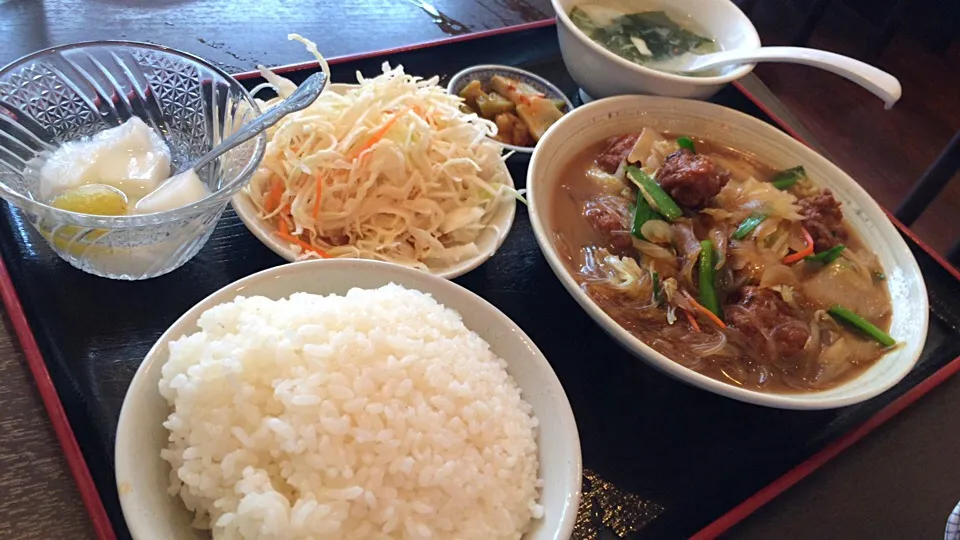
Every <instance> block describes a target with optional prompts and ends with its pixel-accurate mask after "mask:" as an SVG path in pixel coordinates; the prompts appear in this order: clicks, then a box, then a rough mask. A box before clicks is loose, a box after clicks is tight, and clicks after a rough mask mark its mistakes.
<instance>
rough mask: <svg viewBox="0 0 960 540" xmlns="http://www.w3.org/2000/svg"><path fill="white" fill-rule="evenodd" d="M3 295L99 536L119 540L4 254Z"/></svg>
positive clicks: (0, 269) (0, 270)
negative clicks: (21, 301)
mask: <svg viewBox="0 0 960 540" xmlns="http://www.w3.org/2000/svg"><path fill="white" fill-rule="evenodd" d="M0 296H2V297H3V304H4V305H5V306H6V308H7V314H8V315H9V316H10V321H11V322H12V323H13V330H14V333H16V335H17V340H18V341H19V342H20V347H21V349H22V350H23V355H24V357H25V358H26V360H27V365H28V366H29V367H30V373H31V374H32V375H33V379H34V381H36V384H37V390H38V391H39V392H40V399H42V400H43V405H44V408H45V409H46V410H47V416H49V417H50V423H51V424H53V431H54V433H56V435H57V439H58V440H59V441H60V446H61V448H63V453H64V456H65V457H66V460H67V466H68V467H69V468H70V472H71V474H72V475H73V479H74V480H75V481H76V483H77V488H78V490H79V491H80V498H81V499H82V501H83V506H84V507H86V509H87V514H89V515H90V520H91V521H92V522H93V529H94V531H95V532H96V534H97V538H100V539H101V540H115V539H116V537H117V536H116V534H115V533H114V531H113V525H112V524H111V523H110V518H108V517H107V511H106V509H105V508H104V507H103V501H102V500H101V499H100V496H99V492H98V491H97V487H96V485H95V484H94V483H93V477H92V476H90V469H88V468H87V462H86V460H84V458H83V453H82V452H81V451H80V445H79V444H77V439H76V437H75V436H74V434H73V427H71V426H70V421H69V420H67V414H66V412H65V411H64V409H63V403H62V402H61V401H60V395H59V394H57V389H56V387H55V386H54V385H53V380H52V379H51V378H50V373H49V372H48V371H47V364H46V363H45V362H44V361H43V356H42V355H41V354H40V347H39V346H38V345H37V340H36V338H35V337H34V335H33V330H32V329H31V328H30V323H29V322H27V316H26V313H25V312H24V311H23V305H21V304H20V297H19V296H17V291H16V289H15V288H14V286H13V280H12V279H11V278H10V273H9V272H7V264H6V262H5V261H4V260H3V257H0Z"/></svg>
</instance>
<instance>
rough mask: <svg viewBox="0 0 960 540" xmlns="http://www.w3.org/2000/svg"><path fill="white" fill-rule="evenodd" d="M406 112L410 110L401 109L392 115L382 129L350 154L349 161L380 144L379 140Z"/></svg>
mask: <svg viewBox="0 0 960 540" xmlns="http://www.w3.org/2000/svg"><path fill="white" fill-rule="evenodd" d="M408 110H410V109H409V108H403V109H400V110H399V111H397V112H396V114H394V115H393V118H391V119H389V120H387V122H386V123H385V124H383V127H381V128H380V129H378V130H377V131H376V132H374V134H373V135H371V136H370V138H369V139H367V142H365V143H363V145H362V146H360V148H357V149H356V150H355V151H354V152H351V154H350V160H351V161H353V160H354V159H357V157H358V156H360V154H362V153H364V152H366V151H367V150H369V149H370V148H371V147H372V146H373V145H375V144H377V143H378V142H380V140H381V139H383V136H384V135H386V134H387V132H388V131H390V128H392V127H393V125H394V124H396V123H397V120H399V119H400V118H401V117H402V116H403V115H404V114H406V113H407V111H408Z"/></svg>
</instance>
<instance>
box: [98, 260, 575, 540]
mask: <svg viewBox="0 0 960 540" xmlns="http://www.w3.org/2000/svg"><path fill="white" fill-rule="evenodd" d="M115 467H116V475H117V486H118V491H119V493H120V502H121V505H122V508H123V514H124V517H125V519H126V521H127V525H128V527H129V529H130V532H131V534H132V535H133V537H134V538H135V539H137V540H147V539H164V540H172V539H181V538H184V539H194V538H197V539H208V538H214V539H221V538H222V539H252V538H259V539H284V540H296V539H299V538H318V539H319V538H322V539H325V540H327V539H330V540H333V539H349V540H364V539H378V540H381V539H382V540H386V539H410V540H412V539H454V538H456V539H463V540H470V539H478V540H479V539H482V540H497V539H501V538H502V539H508V538H509V539H518V540H519V539H523V540H547V539H550V540H565V539H567V538H569V537H570V536H571V534H572V531H573V526H574V522H575V519H576V514H577V506H578V504H579V499H580V482H581V462H580V441H579V436H578V433H577V426H576V423H575V421H574V417H573V413H572V411H571V409H570V404H569V402H568V401H567V398H566V395H565V394H564V391H563V388H562V387H561V385H560V382H559V380H558V379H557V377H556V375H555V374H554V372H553V370H552V368H551V367H550V365H549V363H548V362H547V360H546V359H545V358H544V356H543V354H542V353H540V351H539V350H538V349H537V347H536V345H534V343H533V342H532V341H531V340H530V338H529V337H527V336H526V334H524V332H523V331H522V330H521V329H520V328H519V327H518V326H517V325H516V324H514V323H513V322H512V321H511V320H510V319H509V318H507V317H506V316H505V315H504V314H503V313H501V312H500V311H499V310H497V308H495V307H494V306H492V305H491V304H489V303H487V302H486V301H485V300H483V299H482V298H480V297H478V296H476V295H475V294H473V293H471V292H469V291H467V290H466V289H464V288H462V287H460V286H458V285H456V284H454V283H452V282H450V281H447V280H445V279H442V278H439V277H436V276H433V275H431V274H428V273H425V272H420V271H418V270H413V269H408V268H404V267H400V266H397V265H391V264H387V263H381V262H376V261H367V260H349V259H342V260H321V261H308V262H301V263H295V264H290V265H284V266H279V267H276V268H272V269H269V270H266V271H264V272H260V273H258V274H255V275H252V276H249V277H247V278H245V279H242V280H240V281H237V282H235V283H233V284H231V285H229V286H227V287H225V288H223V289H221V290H220V291H218V292H216V293H214V294H213V295H211V296H209V297H208V298H206V299H205V300H203V301H201V302H200V303H199V304H197V305H196V306H194V307H193V308H192V309H190V310H189V311H188V312H187V313H185V314H184V315H183V316H182V317H181V318H180V319H179V320H177V321H176V322H175V323H174V324H173V326H171V327H170V329H169V330H167V332H165V333H164V334H163V336H161V337H160V339H159V340H158V342H157V343H156V345H155V346H154V347H153V348H152V349H151V350H150V352H149V353H148V354H147V357H146V359H145V360H144V362H143V364H142V365H141V366H140V368H139V370H138V371H137V373H136V376H135V377H134V379H133V381H132V383H131V385H130V388H129V390H128V391H127V395H126V398H125V400H124V403H123V409H122V411H121V414H120V420H119V425H118V429H117V442H116V455H115Z"/></svg>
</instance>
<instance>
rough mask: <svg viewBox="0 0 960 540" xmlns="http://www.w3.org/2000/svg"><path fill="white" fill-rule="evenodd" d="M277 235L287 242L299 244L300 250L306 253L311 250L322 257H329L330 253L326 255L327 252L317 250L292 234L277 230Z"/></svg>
mask: <svg viewBox="0 0 960 540" xmlns="http://www.w3.org/2000/svg"><path fill="white" fill-rule="evenodd" d="M277 236H279V237H280V238H283V239H284V240H286V241H287V242H291V243H293V244H296V245H298V246H300V249H302V250H303V251H304V253H306V252H307V251H312V252H314V253H316V254H317V255H319V256H321V257H323V258H324V259H329V258H330V255H327V254H326V253H324V252H323V251H321V250H319V249H317V248H315V247H313V246H311V245H310V244H308V243H306V242H304V241H303V240H301V239H299V238H297V237H296V236H294V235H292V234H290V233H284V232H280V231H277Z"/></svg>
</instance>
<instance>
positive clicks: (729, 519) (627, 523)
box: [0, 21, 960, 539]
mask: <svg viewBox="0 0 960 540" xmlns="http://www.w3.org/2000/svg"><path fill="white" fill-rule="evenodd" d="M385 60H386V61H389V62H391V63H392V64H397V63H399V64H403V65H404V67H405V68H406V70H407V72H408V73H413V74H418V75H425V76H430V75H434V74H439V75H441V76H442V77H444V78H446V77H449V76H450V75H452V74H454V73H456V72H457V71H459V70H460V69H462V68H464V67H467V66H470V65H474V64H484V63H498V64H508V65H515V66H520V67H523V68H525V69H528V70H531V71H533V72H536V73H538V74H540V75H543V76H545V77H546V78H548V79H549V80H551V81H552V82H554V83H555V84H556V85H557V86H559V87H560V88H561V89H563V90H564V91H565V92H567V94H568V95H570V96H571V97H574V96H575V95H576V85H575V84H574V83H573V81H572V80H571V78H570V76H569V74H568V73H567V72H566V70H565V68H564V66H563V63H562V61H561V58H560V52H559V49H558V45H557V39H556V30H555V28H554V27H553V25H552V23H551V22H550V21H544V22H542V23H534V24H531V25H525V26H523V27H515V28H512V29H505V30H500V31H495V32H488V33H484V34H475V35H471V36H467V37H461V38H454V39H450V40H444V41H442V42H436V43H432V44H426V45H419V46H413V47H407V48H404V49H399V50H394V51H384V52H378V53H374V54H368V55H362V56H359V57H351V58H344V59H340V60H339V61H335V62H331V64H333V80H334V81H335V82H355V72H356V71H357V70H359V71H361V72H363V73H364V74H367V75H370V74H374V73H379V71H380V69H381V64H382V62H384V61H385ZM315 69H316V68H315V65H309V64H305V65H302V66H292V67H289V68H285V69H282V70H280V71H281V72H283V73H284V74H285V75H286V76H287V77H290V78H291V79H293V80H295V81H299V80H302V79H303V78H304V77H305V76H306V75H308V74H309V73H312V72H313V71H314V70H315ZM255 77H256V76H255V75H252V74H246V75H243V76H241V77H240V78H241V79H243V80H244V83H245V84H248V85H249V86H250V87H252V86H253V85H255V84H257V83H258V82H260V81H259V80H257V79H256V78H255ZM713 101H715V102H717V103H720V104H722V105H726V106H728V107H732V108H735V109H738V110H741V111H744V112H746V113H747V114H751V115H754V116H756V117H758V118H761V119H763V120H765V121H767V122H770V123H773V124H776V125H779V126H780V127H781V128H782V129H785V130H786V131H788V132H791V133H792V131H791V130H790V127H789V126H786V125H782V124H780V123H778V121H777V120H776V119H774V118H772V117H771V116H769V115H768V114H767V113H765V112H764V110H768V109H767V108H766V107H765V106H764V104H763V103H761V102H759V101H756V100H755V98H753V97H752V96H750V95H749V94H747V93H746V92H744V91H743V90H742V89H741V88H740V87H738V86H730V87H728V88H727V89H725V90H724V91H722V92H721V93H720V94H719V95H717V96H716V97H715V98H714V100H713ZM510 169H511V171H512V173H513V176H514V179H515V181H516V182H517V183H518V185H519V186H522V185H523V184H524V182H525V178H526V160H525V159H523V158H522V157H517V158H512V159H511V160H510ZM901 230H902V231H903V233H904V236H905V237H906V241H907V243H908V244H909V245H910V247H911V249H912V250H913V252H914V255H915V256H916V257H917V261H918V262H919V264H920V268H921V270H922V271H923V274H924V277H925V279H926V283H927V287H928V291H929V295H930V300H931V302H930V308H931V319H930V333H929V336H928V338H927V345H926V348H925V349H924V352H923V357H922V358H921V360H920V362H919V363H918V365H917V367H916V368H915V369H914V370H913V371H912V372H911V373H910V374H909V375H908V376H907V377H906V378H905V379H904V380H903V381H902V382H901V383H900V384H898V385H897V386H896V387H894V388H893V389H891V390H890V391H888V392H886V393H884V394H883V395H881V396H879V397H877V398H875V399H873V400H870V401H868V402H865V403H862V404H859V405H856V406H850V407H846V408H843V409H838V410H832V411H819V412H797V411H784V410H776V409H768V408H764V407H758V406H754V405H748V404H744V403H740V402H737V401H733V400H730V399H726V398H722V397H719V396H715V395H713V394H710V393H707V392H704V391H701V390H697V389H695V388H692V387H690V386H686V385H684V384H682V383H680V382H677V381H675V380H672V379H670V378H667V377H666V376H664V375H662V374H660V373H659V372H657V371H655V370H653V369H652V368H650V367H647V366H646V365H645V364H644V363H642V362H641V361H639V360H637V359H635V358H634V357H632V356H631V355H630V354H628V353H627V352H626V351H625V350H623V349H622V348H620V347H619V346H618V345H617V344H616V343H614V341H613V340H612V339H611V338H609V337H608V336H607V335H606V334H605V333H604V332H603V331H602V330H601V329H600V328H599V327H598V326H597V325H596V324H594V322H593V321H592V320H591V319H590V318H589V317H588V316H587V315H586V313H584V311H583V310H582V309H580V308H579V306H578V305H577V304H576V302H575V301H574V300H573V299H572V298H571V297H570V295H569V294H567V292H566V291H565V290H564V288H563V287H562V285H561V284H560V282H559V281H558V280H557V279H556V277H555V276H554V274H553V272H552V271H551V270H550V268H549V267H548V265H547V263H546V261H545V259H544V258H543V256H542V255H541V253H540V250H539V248H538V246H537V243H536V240H535V239H534V236H533V232H532V231H531V228H530V223H529V221H528V218H527V213H526V210H525V208H524V207H522V205H521V206H520V207H519V208H518V212H517V218H516V222H515V224H514V226H513V229H512V231H511V232H510V235H509V237H508V238H507V240H506V243H505V244H504V245H503V247H502V249H501V250H500V251H499V252H497V254H496V255H495V256H494V257H493V258H492V259H491V260H490V261H488V262H487V263H486V264H484V265H482V266H481V267H480V268H478V269H476V270H474V271H472V272H470V273H469V274H467V275H465V276H463V277H461V278H459V279H457V280H456V281H457V282H458V283H460V284H461V285H463V286H465V287H467V288H469V289H471V290H472V291H474V292H476V293H478V294H479V295H481V296H483V297H484V298H486V299H487V300H489V301H490V302H491V303H493V304H494V305H496V306H497V307H499V308H500V309H501V310H503V312H504V313H506V314H507V315H508V316H509V317H511V318H512V319H513V320H514V321H516V322H517V324H519V325H520V326H521V327H522V328H523V329H524V330H525V331H526V332H527V333H528V334H529V335H530V337H531V338H532V339H533V340H534V341H535V342H536V343H537V344H538V345H539V347H540V348H541V349H542V351H543V353H544V354H545V355H546V356H547V358H548V359H549V360H550V363H551V364H552V365H553V368H554V370H555V371H556V372H557V375H558V376H559V378H560V381H561V382H562V383H563V386H564V388H565V389H566V392H567V395H568V396H569V399H570V402H571V405H572V406H573V410H574V414H575V415H576V418H577V424H578V426H579V429H580V438H581V441H582V450H583V462H584V467H585V473H584V498H583V503H582V504H581V509H580V519H579V522H578V527H577V531H576V534H575V537H576V538H583V539H609V538H680V537H689V536H692V535H697V536H698V537H712V536H715V535H717V534H719V533H721V532H723V531H724V530H726V528H728V527H729V526H730V525H732V524H733V523H736V521H738V520H739V519H742V518H743V517H744V516H745V515H747V514H749V513H750V512H751V511H752V510H754V509H755V508H756V507H758V506H760V505H761V504H763V503H764V502H765V501H767V500H769V499H770V498H772V497H773V496H775V495H776V494H777V493H779V492H781V491H782V490H784V489H786V488H787V487H789V486H790V485H792V484H793V483H796V482H797V481H798V480H799V479H801V478H803V477H804V476H805V475H807V474H809V472H810V471H812V470H813V469H815V468H816V467H817V466H819V465H820V464H822V463H824V462H825V461H827V460H829V459H830V458H831V457H833V456H834V455H836V454H837V453H839V452H840V451H841V450H842V449H843V448H845V447H846V446H849V445H850V444H852V443H853V442H854V441H856V440H858V439H859V438H860V437H862V436H863V435H864V434H865V433H866V432H868V431H869V430H870V429H872V428H873V427H875V426H876V425H879V424H880V423H882V422H883V421H885V420H886V419H888V418H889V417H891V416H893V415H894V414H896V413H897V412H899V411H900V410H902V409H903V408H904V407H906V406H907V405H908V404H909V403H911V402H912V401H914V400H916V399H917V398H918V397H919V396H921V395H923V394H924V393H926V392H927V391H929V390H930V389H931V388H933V387H934V386H936V385H937V384H939V382H942V380H944V379H946V378H947V377H948V376H950V375H952V374H953V373H955V372H956V371H958V370H960V358H958V355H960V339H958V337H960V335H958V334H960V330H958V328H960V308H958V306H960V286H958V285H960V281H958V274H957V272H956V270H955V269H953V268H951V267H948V266H946V265H945V264H944V263H943V261H942V260H941V259H939V258H938V257H937V256H936V255H935V254H933V252H931V251H930V250H929V249H928V248H926V247H925V246H924V245H922V243H920V242H919V241H917V240H916V239H915V238H914V237H913V236H912V235H910V233H909V231H908V230H907V229H905V228H903V227H901ZM0 254H2V263H3V265H5V271H2V270H3V269H2V268H0V290H2V292H3V297H4V301H5V303H6V305H7V308H8V311H9V313H10V316H11V320H12V321H13V323H14V326H15V328H16V330H17V333H18V336H19V337H20V341H21V344H22V345H23V348H24V351H25V353H26V355H27V357H28V360H29V362H30V367H31V369H32V371H33V373H34V376H35V378H36V379H37V384H38V387H39V389H40V392H41V395H42V396H43V398H44V401H45V403H46V405H47V408H48V411H49V412H50V414H51V418H52V420H53V422H54V427H55V429H56V430H57V434H58V436H59V437H60V440H61V443H62V444H63V446H64V450H65V452H66V454H67V458H68V460H69V462H70V465H71V468H72V469H73V472H74V476H75V477H76V478H77V481H78V483H79V485H80V490H81V493H82V494H83V495H84V500H85V503H86V504H87V508H88V510H89V512H90V514H91V518H92V519H93V522H94V525H95V527H96V530H97V532H98V534H99V535H100V536H101V537H102V538H113V537H115V536H116V537H120V538H127V537H129V533H128V531H127V529H126V526H125V524H124V520H123V515H122V513H121V511H120V505H119V499H118V495H117V489H116V484H115V481H114V471H113V446H114V437H115V433H116V427H117V419H118V416H119V414H120V407H121V404H122V402H123V397H124V394H125V392H126V390H127V386H128V384H129V383H130V380H131V379H132V377H133V375H134V373H135V371H136V370H137V367H138V366H139V364H140V361H141V360H142V358H143V357H144V355H145V353H146V352H147V350H148V349H149V348H150V347H151V346H152V345H153V343H154V341H155V340H156V339H157V338H158V337H159V336H160V334H161V333H162V332H163V331H164V330H166V328H167V326H168V325H170V324H171V323H172V322H173V321H174V320H176V319H177V317H179V316H180V315H181V314H182V313H183V312H185V311H186V310H187V309H189V308H190V307H191V306H193V305H194V304H195V303H196V302H198V301H199V300H201V299H202V298H204V297H205V296H207V295H209V294H210V293H212V292H214V291H216V290H217V289H219V288H220V287H222V286H224V285H226V284H228V283H230V282H232V281H234V280H236V279H239V278H242V277H244V276H247V275H250V274H252V273H254V272H257V271H259V270H263V269H265V268H268V267H271V266H275V265H279V264H284V261H283V260H282V259H280V258H279V257H278V256H276V255H274V254H273V253H272V252H271V251H270V250H269V249H267V248H266V247H265V246H263V245H262V244H261V243H260V242H259V241H258V240H257V239H256V238H255V237H254V236H253V235H252V234H250V233H249V232H248V231H247V230H246V228H245V227H244V226H243V224H242V223H241V222H240V220H239V219H238V218H237V216H236V215H235V214H234V213H233V212H232V210H228V211H227V212H226V214H225V215H224V217H223V219H222V220H221V221H220V223H219V224H218V225H217V228H216V231H215V232H214V234H213V237H212V238H211V239H210V241H209V243H208V244H207V245H206V246H205V247H204V248H203V250H202V251H201V252H200V253H199V254H198V255H197V256H196V258H195V259H193V260H192V261H191V262H189V263H188V264H187V265H186V266H184V267H183V268H181V269H179V270H177V271H175V272H173V273H171V274H169V275H167V276H163V277H160V278H157V279H152V280H148V281H143V282H119V281H110V280H106V279H101V278H98V277H94V276H90V275H87V274H84V273H82V272H80V271H79V270H75V269H74V268H72V267H71V266H70V265H68V264H67V263H65V262H63V261H61V260H60V259H59V258H57V256H56V255H55V254H54V253H53V252H52V251H50V250H49V249H48V248H47V247H46V244H45V242H44V241H43V239H42V238H41V237H40V236H39V235H38V234H37V233H36V232H35V231H34V230H33V229H32V228H30V227H29V225H28V224H27V223H26V222H25V220H24V219H23V217H22V215H21V214H20V213H19V212H18V211H17V210H16V209H14V208H12V207H10V206H9V205H7V204H3V206H2V210H0Z"/></svg>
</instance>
